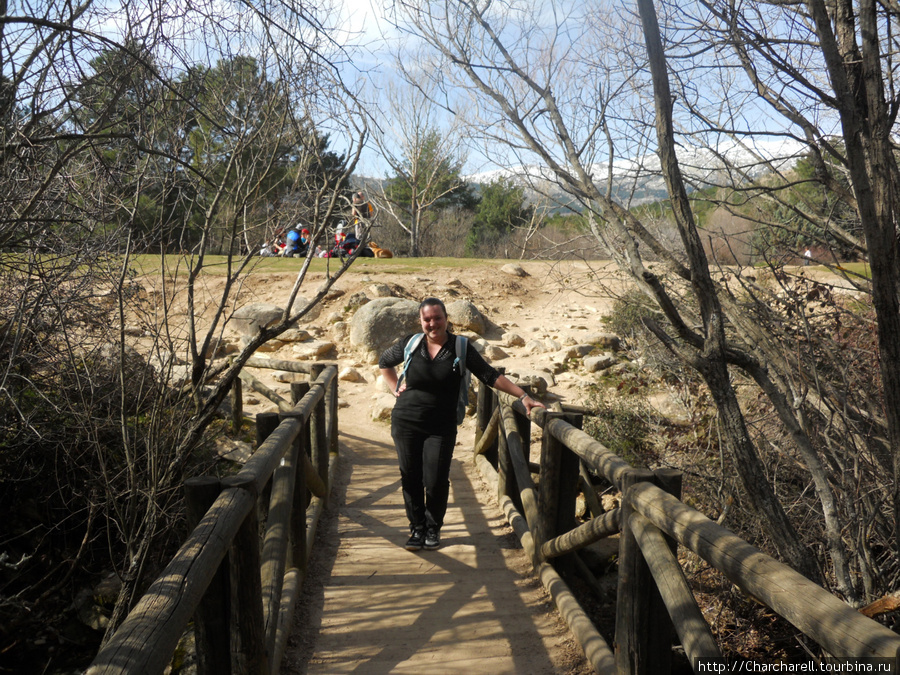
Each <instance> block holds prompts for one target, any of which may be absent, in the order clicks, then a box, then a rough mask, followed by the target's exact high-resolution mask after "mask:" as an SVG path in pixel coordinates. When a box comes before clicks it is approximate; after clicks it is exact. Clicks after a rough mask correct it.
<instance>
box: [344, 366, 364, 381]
mask: <svg viewBox="0 0 900 675" xmlns="http://www.w3.org/2000/svg"><path fill="white" fill-rule="evenodd" d="M338 379H339V380H343V381H344V382H365V381H366V380H365V378H363V376H362V375H360V374H359V371H358V370H356V369H355V368H344V369H343V370H341V372H340V373H339V374H338Z"/></svg>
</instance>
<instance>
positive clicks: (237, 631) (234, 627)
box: [222, 476, 269, 674]
mask: <svg viewBox="0 0 900 675" xmlns="http://www.w3.org/2000/svg"><path fill="white" fill-rule="evenodd" d="M255 485H256V483H255V481H254V480H253V479H252V478H241V477H239V476H232V477H230V478H226V479H224V480H223V481H222V487H223V489H229V488H234V489H240V490H246V491H248V492H251V493H252V492H254V491H255ZM253 496H254V498H255V499H257V500H258V495H256V494H254V495H253ZM257 510H258V509H257V508H254V509H253V510H252V511H251V512H250V514H249V515H248V516H247V517H246V518H245V519H244V522H243V524H242V525H241V527H240V529H239V530H238V533H237V534H236V535H235V537H234V540H233V542H232V545H231V552H230V553H229V556H228V557H229V561H230V569H231V610H232V611H231V659H232V661H231V664H232V672H234V673H254V674H255V673H267V672H268V670H269V666H268V655H267V654H266V632H265V623H264V618H263V604H262V580H261V577H260V564H259V561H260V556H259V516H258V515H257Z"/></svg>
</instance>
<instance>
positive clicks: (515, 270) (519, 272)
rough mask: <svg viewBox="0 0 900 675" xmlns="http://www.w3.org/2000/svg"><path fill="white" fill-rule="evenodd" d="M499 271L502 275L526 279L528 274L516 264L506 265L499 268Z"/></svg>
mask: <svg viewBox="0 0 900 675" xmlns="http://www.w3.org/2000/svg"><path fill="white" fill-rule="evenodd" d="M500 271H501V272H503V273H504V274H510V275H512V276H514V277H527V276H528V272H526V271H525V269H524V268H523V267H522V266H521V265H519V264H517V263H507V264H505V265H504V266H503V267H501V268H500Z"/></svg>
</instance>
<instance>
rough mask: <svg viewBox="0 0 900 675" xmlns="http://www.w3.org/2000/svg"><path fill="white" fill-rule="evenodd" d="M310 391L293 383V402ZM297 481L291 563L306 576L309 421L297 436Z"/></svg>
mask: <svg viewBox="0 0 900 675" xmlns="http://www.w3.org/2000/svg"><path fill="white" fill-rule="evenodd" d="M309 389H310V383H309V382H293V383H291V400H292V401H293V403H294V405H297V404H298V403H299V402H300V401H301V400H302V399H303V397H304V396H306V393H307V392H308V391H309ZM295 443H296V444H297V446H296V452H297V466H296V470H297V479H296V481H295V484H294V508H293V514H292V515H291V563H292V564H293V566H294V567H296V568H297V569H298V570H300V571H301V572H302V573H303V577H305V576H306V566H307V558H306V509H307V507H308V506H309V487H308V486H307V485H306V471H305V470H304V463H305V459H304V457H308V456H309V420H307V421H305V422H304V423H303V428H302V429H301V430H300V433H299V434H297V440H296V441H295Z"/></svg>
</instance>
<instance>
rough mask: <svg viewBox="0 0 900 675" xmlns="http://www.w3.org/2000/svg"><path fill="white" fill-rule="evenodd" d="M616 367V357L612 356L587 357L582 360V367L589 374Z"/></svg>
mask: <svg viewBox="0 0 900 675" xmlns="http://www.w3.org/2000/svg"><path fill="white" fill-rule="evenodd" d="M614 365H616V357H615V356H613V355H612V354H604V355H603V356H588V357H585V359H584V367H585V369H586V370H587V371H588V372H589V373H597V372H600V371H601V370H606V369H607V368H611V367H612V366H614Z"/></svg>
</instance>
